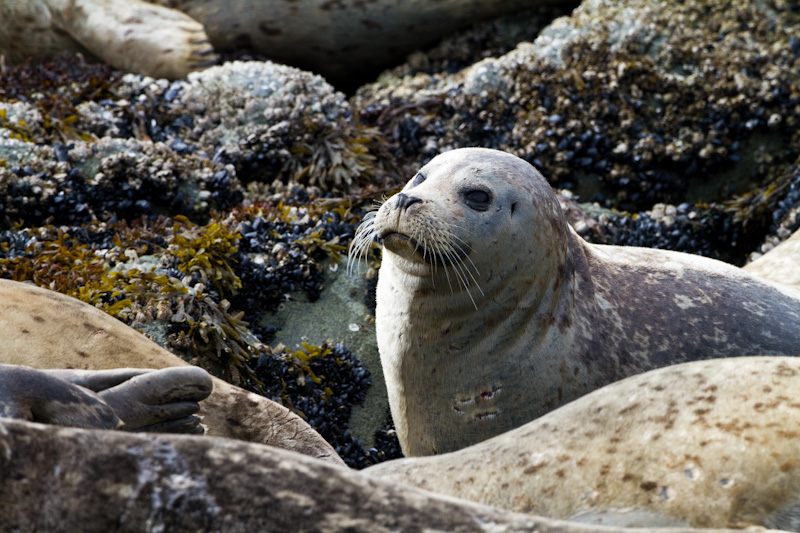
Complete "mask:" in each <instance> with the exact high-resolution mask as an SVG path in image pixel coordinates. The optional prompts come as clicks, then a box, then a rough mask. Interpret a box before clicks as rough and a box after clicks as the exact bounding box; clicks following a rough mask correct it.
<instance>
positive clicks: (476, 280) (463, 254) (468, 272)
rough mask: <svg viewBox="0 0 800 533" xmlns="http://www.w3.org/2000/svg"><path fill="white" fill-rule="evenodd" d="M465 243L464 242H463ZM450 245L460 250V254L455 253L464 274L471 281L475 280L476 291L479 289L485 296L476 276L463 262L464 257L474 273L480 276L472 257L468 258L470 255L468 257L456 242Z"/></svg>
mask: <svg viewBox="0 0 800 533" xmlns="http://www.w3.org/2000/svg"><path fill="white" fill-rule="evenodd" d="M459 240H460V239H459ZM462 242H463V241H462ZM465 244H466V243H465ZM452 246H453V247H457V248H458V251H459V252H461V253H460V254H457V255H458V256H459V259H460V261H459V263H460V264H461V265H462V268H463V272H464V273H465V274H466V275H469V277H470V278H472V281H473V282H475V286H476V287H477V288H478V291H480V293H481V296H485V295H484V293H483V289H481V285H480V283H478V279H477V278H476V277H475V276H474V275H473V274H472V271H471V270H470V269H469V268H467V266H466V263H465V262H464V259H466V260H467V261H469V264H470V265H472V268H473V269H474V270H475V274H477V275H478V276H480V275H481V273H480V271H479V270H478V267H477V266H475V263H473V262H472V259H470V257H469V256H468V255H467V254H466V252H465V251H464V249H463V248H462V247H461V245H459V244H458V243H453V244H452Z"/></svg>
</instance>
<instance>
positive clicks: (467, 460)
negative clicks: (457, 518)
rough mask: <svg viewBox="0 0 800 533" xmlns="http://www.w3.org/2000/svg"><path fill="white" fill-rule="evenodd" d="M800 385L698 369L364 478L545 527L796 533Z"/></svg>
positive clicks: (792, 379)
mask: <svg viewBox="0 0 800 533" xmlns="http://www.w3.org/2000/svg"><path fill="white" fill-rule="evenodd" d="M798 387H800V359H797V358H793V357H742V358H735V359H718V360H710V361H694V362H691V363H685V364H682V365H676V366H671V367H667V368H661V369H657V370H653V371H650V372H648V373H646V374H641V375H638V376H633V377H630V378H628V379H625V380H624V381H620V382H618V383H614V384H611V385H608V386H607V387H604V388H602V389H600V390H597V391H595V392H592V393H591V394H589V395H587V396H584V397H583V398H580V399H578V400H576V401H574V402H572V403H570V404H569V405H566V406H564V407H561V408H560V409H557V410H555V411H553V412H551V413H549V414H547V415H544V416H542V417H541V418H539V419H537V420H535V421H533V422H530V423H528V424H526V425H524V426H522V427H520V428H518V429H516V430H513V431H509V432H507V433H505V434H503V435H500V436H497V437H494V438H492V439H489V440H487V441H484V442H481V443H479V444H476V445H474V446H471V447H468V448H465V449H463V450H460V451H456V452H452V453H448V454H444V455H439V456H433V457H418V458H409V459H400V460H397V461H390V462H388V463H383V464H380V465H376V466H373V467H370V468H368V469H367V470H365V472H366V473H368V474H370V475H373V476H378V477H381V478H383V479H387V480H391V481H396V482H400V483H404V484H410V485H414V486H417V487H420V488H424V489H426V490H430V491H433V492H438V493H441V494H448V495H451V496H456V497H459V498H464V499H467V500H472V501H475V502H479V503H483V504H486V505H491V506H494V507H500V508H504V509H509V510H513V511H517V512H524V513H530V514H537V515H541V516H545V517H550V518H560V519H570V520H577V521H581V522H589V523H596V524H604V525H616V526H627V527H631V526H638V527H656V526H662V527H663V526H672V527H678V526H692V527H702V528H722V527H737V528H738V527H746V526H752V525H755V526H765V527H769V528H780V529H788V530H791V531H800V520H798V516H800V398H798V397H797V391H798Z"/></svg>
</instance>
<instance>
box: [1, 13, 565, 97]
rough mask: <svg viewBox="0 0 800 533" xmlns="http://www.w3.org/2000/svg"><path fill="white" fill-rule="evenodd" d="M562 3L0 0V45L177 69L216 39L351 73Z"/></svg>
mask: <svg viewBox="0 0 800 533" xmlns="http://www.w3.org/2000/svg"><path fill="white" fill-rule="evenodd" d="M560 3H561V4H563V3H565V2H560V1H559V0H505V1H504V2H486V1H485V0H437V1H436V2H431V1H430V0H404V1H403V2H398V1H397V0H370V1H356V2H339V1H326V2H320V1H319V0H289V1H287V0H232V1H231V0H153V2H152V3H148V2H146V1H143V0H0V19H2V20H3V21H4V24H3V25H2V27H0V54H1V55H5V57H6V60H7V61H8V62H9V63H16V62H20V61H24V60H25V59H26V58H27V57H35V58H40V59H41V58H48V57H51V56H54V55H57V54H61V53H64V52H81V53H83V54H84V55H86V56H88V57H96V58H99V59H101V60H102V61H105V62H108V63H111V64H112V65H113V66H115V67H116V68H118V69H122V70H128V71H131V72H136V73H139V74H146V75H149V76H154V77H165V78H183V77H185V76H186V74H188V73H189V72H191V71H193V70H196V69H198V68H202V67H204V66H207V65H209V64H211V63H213V62H214V61H215V59H216V55H215V49H216V50H217V51H230V50H249V51H251V52H256V53H258V54H262V55H264V56H266V57H268V58H270V59H271V60H273V61H276V62H279V63H286V64H288V65H292V66H295V67H299V68H303V69H306V70H311V71H312V72H315V73H318V74H322V75H323V76H325V77H328V78H330V79H331V80H332V81H344V82H348V81H349V82H351V83H352V76H354V75H356V74H357V73H364V72H373V73H377V72H379V71H381V70H383V69H385V68H388V67H390V66H393V65H395V64H397V63H399V62H402V60H403V59H404V58H405V56H406V55H407V54H409V53H411V52H413V51H414V50H419V49H421V48H424V47H426V46H431V45H433V44H435V43H436V42H437V41H438V40H439V39H441V38H442V37H443V36H445V35H447V34H449V33H452V32H454V31H457V30H458V29H461V28H465V27H467V26H469V25H470V24H473V23H475V22H479V21H482V20H486V19H487V18H491V17H493V16H494V17H496V16H500V15H503V14H508V13H513V12H514V11H519V10H521V9H527V8H534V7H538V6H542V5H554V4H556V5H557V4H560ZM568 4H569V3H568ZM209 41H210V43H209ZM212 45H213V48H212Z"/></svg>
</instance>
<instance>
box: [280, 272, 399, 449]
mask: <svg viewBox="0 0 800 533" xmlns="http://www.w3.org/2000/svg"><path fill="white" fill-rule="evenodd" d="M332 265H333V263H329V264H328V268H327V269H326V271H325V275H326V284H325V285H326V287H325V290H324V291H322V294H321V295H320V298H319V300H317V301H316V302H315V303H314V304H313V305H309V303H308V302H307V301H303V300H307V298H305V297H304V295H302V294H298V295H297V299H292V300H289V301H287V302H286V303H285V304H284V308H283V309H282V310H281V311H280V312H279V313H276V314H275V315H274V317H269V320H270V321H272V322H274V323H275V325H276V326H277V327H278V332H277V333H276V334H275V341H274V342H275V343H282V344H285V345H287V346H288V347H289V348H292V349H300V348H301V347H302V343H303V342H314V341H315V339H331V340H333V341H334V342H344V344H345V346H347V347H348V349H349V350H350V351H351V352H353V353H355V354H356V355H357V356H358V358H359V360H360V361H361V362H362V363H363V364H364V366H365V367H366V368H367V370H368V371H369V372H370V374H371V375H372V386H371V387H370V388H369V390H368V391H367V396H366V398H365V399H364V401H363V403H361V404H360V405H357V406H355V408H354V412H353V414H352V417H351V420H350V430H351V431H352V433H353V435H354V436H355V437H356V438H358V439H361V440H362V441H364V443H365V445H366V447H368V448H370V447H372V446H374V445H375V436H374V432H375V430H376V429H377V428H379V427H381V425H382V424H383V421H384V419H385V417H386V412H387V410H388V409H389V400H388V397H387V393H386V384H385V382H384V379H383V370H382V368H381V362H380V356H379V354H378V343H377V340H376V338H375V317H374V316H373V315H372V314H371V313H370V310H369V309H368V308H367V306H366V305H364V301H363V300H364V292H365V290H364V286H363V285H364V280H363V279H362V278H361V277H359V276H355V275H354V276H349V275H348V274H347V273H346V272H345V269H344V268H343V267H340V266H337V268H336V270H332V269H331V268H330V266H332ZM265 318H266V317H265ZM309 324H313V326H312V327H309Z"/></svg>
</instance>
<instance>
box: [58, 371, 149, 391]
mask: <svg viewBox="0 0 800 533" xmlns="http://www.w3.org/2000/svg"><path fill="white" fill-rule="evenodd" d="M154 371H155V369H151V368H112V369H108V370H73V369H69V370H67V369H60V368H59V369H47V370H42V372H46V373H48V374H50V375H51V376H54V377H57V378H59V379H63V380H64V381H69V382H70V383H72V384H74V385H78V386H79V387H83V388H84V389H89V390H90V391H93V392H100V391H102V390H105V389H110V388H111V387H115V386H117V385H119V384H120V383H123V382H125V381H128V380H129V379H131V378H134V377H136V376H139V375H142V374H147V373H148V372H154Z"/></svg>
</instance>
